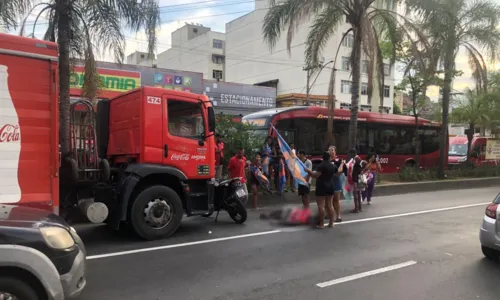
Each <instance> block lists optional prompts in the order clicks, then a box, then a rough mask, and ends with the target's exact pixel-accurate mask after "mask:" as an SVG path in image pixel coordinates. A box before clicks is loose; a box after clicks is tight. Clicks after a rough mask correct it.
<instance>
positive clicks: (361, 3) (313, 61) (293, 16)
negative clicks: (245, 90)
mask: <svg viewBox="0 0 500 300" xmlns="http://www.w3.org/2000/svg"><path fill="white" fill-rule="evenodd" d="M277 2H278V1H277V0H270V8H269V11H268V13H267V14H266V16H265V18H264V24H263V27H262V29H263V34H264V40H265V41H266V42H267V43H268V45H269V46H270V48H271V49H273V48H274V46H275V45H276V44H277V42H278V40H279V39H280V37H281V34H282V31H283V30H286V31H287V37H286V41H287V48H288V51H289V52H290V51H291V43H292V40H293V38H294V34H295V32H296V31H297V30H298V28H299V26H300V25H301V24H302V23H306V22H307V21H309V19H311V18H312V25H311V26H310V29H309V34H308V38H307V42H306V51H305V58H306V65H307V66H316V65H317V64H318V61H319V60H320V56H321V53H322V51H323V50H324V47H325V46H326V45H327V43H328V41H329V39H330V37H331V36H332V35H333V34H334V33H335V32H336V31H337V29H338V27H339V26H340V25H341V24H344V23H345V22H346V21H347V23H349V24H350V26H351V29H350V30H349V31H352V33H353V36H354V42H353V48H352V52H351V57H350V62H351V67H352V97H351V118H350V125H349V143H348V144H349V148H353V147H355V146H356V144H357V143H356V138H357V123H358V109H359V87H360V77H361V66H360V63H361V53H362V50H364V51H365V53H366V54H367V56H368V57H369V58H371V61H372V62H373V61H376V63H377V65H376V68H375V71H374V72H373V74H377V75H378V76H377V78H378V81H377V83H378V88H379V90H378V92H379V95H380V96H381V99H383V86H384V84H383V82H384V72H383V71H384V67H383V58H382V53H381V50H380V45H379V43H378V41H379V40H385V41H392V40H395V39H396V24H397V16H396V14H395V12H394V11H393V10H394V4H395V2H396V1H393V0H384V1H381V3H384V4H386V7H387V8H388V9H380V8H377V7H375V6H374V3H375V2H376V1H375V0H331V1H317V0H285V1H282V2H281V1H280V3H279V4H277ZM346 33H347V32H346ZM328 50H329V51H330V50H331V49H328ZM333 51H334V50H333ZM333 69H335V68H333ZM333 72H335V70H332V76H331V80H330V87H329V94H330V93H333V81H334V75H333V74H334V73H333ZM370 77H372V76H370ZM368 84H369V87H368V89H369V90H370V89H371V86H372V84H373V82H371V81H369V82H368ZM329 96H330V95H329ZM330 99H333V97H330ZM332 105H333V104H332ZM332 110H333V109H332ZM328 134H332V133H328Z"/></svg>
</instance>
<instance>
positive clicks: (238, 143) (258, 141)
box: [215, 115, 267, 162]
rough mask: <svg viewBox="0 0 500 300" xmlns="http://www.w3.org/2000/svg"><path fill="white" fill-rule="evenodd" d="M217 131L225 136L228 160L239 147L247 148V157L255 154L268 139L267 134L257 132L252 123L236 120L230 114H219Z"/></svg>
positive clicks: (226, 158)
mask: <svg viewBox="0 0 500 300" xmlns="http://www.w3.org/2000/svg"><path fill="white" fill-rule="evenodd" d="M215 131H216V133H217V134H220V135H221V136H222V137H223V140H224V148H225V150H224V159H225V160H226V162H227V161H229V159H230V158H231V157H232V156H234V155H235V154H236V152H237V151H238V149H239V148H243V149H244V150H245V154H246V155H247V157H248V156H253V153H254V152H256V151H259V150H260V148H261V147H262V145H264V141H265V139H266V136H265V135H258V134H256V133H255V131H254V128H253V126H252V125H250V124H246V123H242V122H235V121H234V120H233V117H231V116H228V115H218V116H217V126H216V128H215ZM266 134H267V132H266Z"/></svg>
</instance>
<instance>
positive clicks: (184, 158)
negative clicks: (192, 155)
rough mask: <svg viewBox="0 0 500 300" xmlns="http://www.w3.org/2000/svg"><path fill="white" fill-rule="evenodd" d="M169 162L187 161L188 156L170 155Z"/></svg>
mask: <svg viewBox="0 0 500 300" xmlns="http://www.w3.org/2000/svg"><path fill="white" fill-rule="evenodd" d="M170 159H171V160H189V154H172V156H170Z"/></svg>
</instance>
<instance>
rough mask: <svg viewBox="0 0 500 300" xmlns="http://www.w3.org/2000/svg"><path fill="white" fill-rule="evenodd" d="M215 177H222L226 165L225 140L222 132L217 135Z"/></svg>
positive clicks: (218, 178)
mask: <svg viewBox="0 0 500 300" xmlns="http://www.w3.org/2000/svg"><path fill="white" fill-rule="evenodd" d="M215 141H216V142H215V178H216V179H217V180H220V179H221V178H222V168H223V166H224V162H223V160H224V142H223V141H222V137H221V136H220V134H216V135H215Z"/></svg>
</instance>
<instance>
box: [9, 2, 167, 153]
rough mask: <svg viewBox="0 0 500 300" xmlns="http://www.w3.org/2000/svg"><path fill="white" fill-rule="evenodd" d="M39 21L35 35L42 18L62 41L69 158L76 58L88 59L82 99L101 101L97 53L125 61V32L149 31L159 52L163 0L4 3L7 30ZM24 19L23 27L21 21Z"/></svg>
mask: <svg viewBox="0 0 500 300" xmlns="http://www.w3.org/2000/svg"><path fill="white" fill-rule="evenodd" d="M35 8H38V9H39V10H38V11H39V12H38V14H36V19H35V22H34V24H33V25H32V32H28V35H29V36H33V37H34V30H35V27H36V25H37V22H38V20H39V18H40V17H41V16H45V18H46V19H47V20H48V28H47V31H46V32H45V35H44V37H43V38H44V39H45V40H49V41H53V42H57V43H58V48H59V92H60V96H59V97H60V98H59V105H60V133H59V134H60V144H61V152H62V155H63V157H65V158H66V157H67V155H68V154H69V107H70V99H69V98H70V97H69V96H70V95H69V89H70V75H71V66H72V60H74V59H82V60H83V61H84V64H85V75H84V84H83V88H82V96H83V97H86V98H88V99H91V100H95V99H96V97H97V93H98V91H99V89H100V87H101V85H102V82H101V79H100V77H99V74H98V73H97V68H96V61H95V55H94V51H98V53H101V54H104V53H111V54H112V56H113V58H114V59H115V61H117V62H119V63H121V62H123V60H124V57H125V53H124V48H125V35H124V34H123V30H124V29H127V28H129V29H131V30H135V31H136V32H138V31H139V30H142V29H143V30H145V33H146V36H147V38H148V51H149V53H150V54H152V53H153V52H154V50H155V48H156V32H157V28H158V26H159V24H160V13H159V7H158V2H157V0H142V1H136V0H114V1H106V0H48V1H46V2H41V1H37V0H3V1H0V20H1V21H3V23H4V25H5V27H6V28H7V29H16V28H17V27H18V26H19V25H21V26H20V27H21V29H20V34H21V35H25V34H26V31H27V22H26V20H27V18H28V16H29V15H34V13H33V12H34V9H35ZM19 17H22V18H24V20H23V22H22V23H21V24H18V22H17V18H19Z"/></svg>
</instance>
